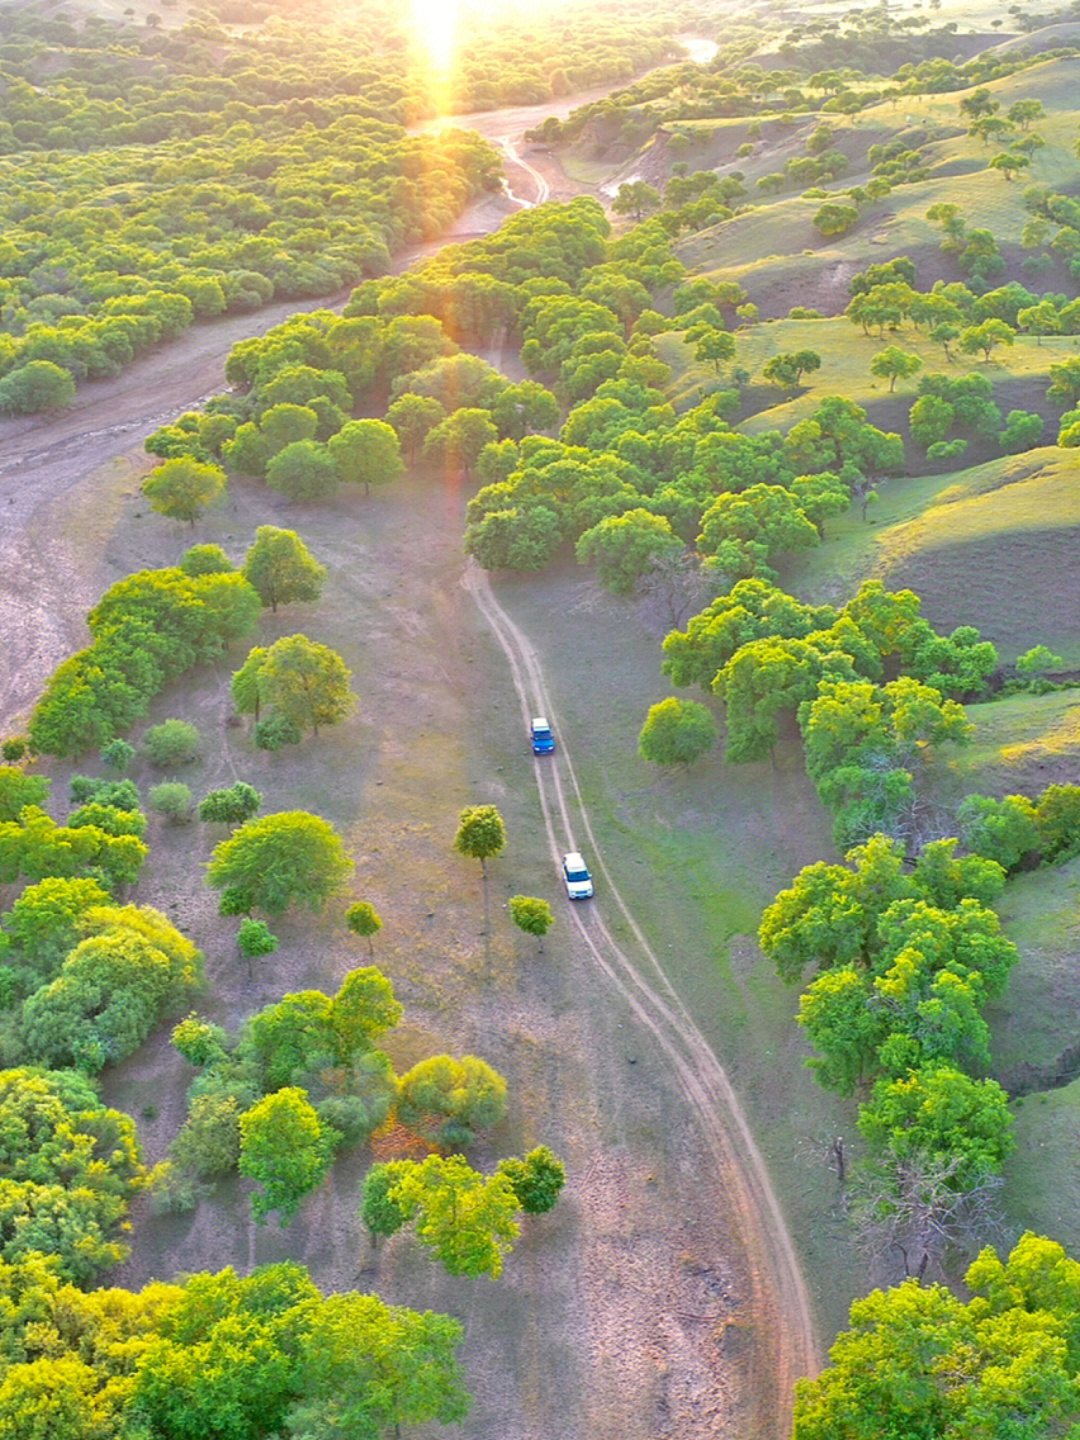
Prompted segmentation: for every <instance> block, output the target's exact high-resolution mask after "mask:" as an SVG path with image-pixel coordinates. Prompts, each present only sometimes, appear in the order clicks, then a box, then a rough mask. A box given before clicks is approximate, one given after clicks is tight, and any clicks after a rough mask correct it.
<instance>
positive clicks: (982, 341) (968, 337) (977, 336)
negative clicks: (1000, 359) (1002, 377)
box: [957, 317, 1016, 364]
mask: <svg viewBox="0 0 1080 1440" xmlns="http://www.w3.org/2000/svg"><path fill="white" fill-rule="evenodd" d="M1015 339H1016V331H1015V330H1014V329H1013V328H1012V326H1011V325H1006V323H1005V321H1004V320H998V319H997V318H996V317H992V318H991V319H989V320H984V321H983V322H982V323H981V324H979V325H969V326H968V328H967V329H966V330H962V331H961V332H960V339H959V341H958V342H957V343H958V344H959V346H960V349H961V351H962V352H963V353H964V354H965V355H975V354H977V353H978V352H979V351H980V350H981V351H982V356H983V360H984V361H985V363H986V364H989V363H990V352H991V350H993V349H995V348H996V347H997V346H998V345H1012V343H1013V342H1014V340H1015Z"/></svg>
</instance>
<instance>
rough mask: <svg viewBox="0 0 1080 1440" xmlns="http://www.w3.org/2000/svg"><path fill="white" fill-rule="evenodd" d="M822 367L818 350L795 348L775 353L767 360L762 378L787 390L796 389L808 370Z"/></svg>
mask: <svg viewBox="0 0 1080 1440" xmlns="http://www.w3.org/2000/svg"><path fill="white" fill-rule="evenodd" d="M820 369H821V356H820V355H819V354H818V353H817V351H816V350H794V351H788V352H785V353H784V354H782V355H774V356H773V357H772V358H771V359H770V360H767V361H766V362H765V365H764V366H763V368H762V371H761V375H762V378H763V379H765V380H768V381H769V382H770V383H771V384H773V385H780V386H781V387H782V388H784V389H785V390H794V389H795V387H796V386H797V385H798V384H799V383H800V381H801V380H802V377H803V375H804V374H806V373H807V372H808V371H814V370H820Z"/></svg>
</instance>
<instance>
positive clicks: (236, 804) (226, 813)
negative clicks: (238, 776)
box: [199, 780, 263, 825]
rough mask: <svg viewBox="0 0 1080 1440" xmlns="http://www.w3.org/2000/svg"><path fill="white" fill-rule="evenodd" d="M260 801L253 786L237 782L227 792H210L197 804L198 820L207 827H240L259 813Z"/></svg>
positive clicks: (260, 798)
mask: <svg viewBox="0 0 1080 1440" xmlns="http://www.w3.org/2000/svg"><path fill="white" fill-rule="evenodd" d="M262 799H263V797H262V795H261V794H260V793H259V791H258V790H256V789H255V787H254V786H253V785H248V784H247V782H246V781H244V780H237V781H236V783H235V784H234V785H230V786H229V788H228V789H227V790H211V791H210V792H209V793H208V794H207V795H206V796H205V797H204V798H203V799H202V800H201V801H200V802H199V819H200V820H202V821H203V822H204V823H206V824H208V825H241V824H243V822H244V821H245V820H250V819H251V818H252V817H253V816H254V815H257V814H258V813H259V810H260V808H261V806H262Z"/></svg>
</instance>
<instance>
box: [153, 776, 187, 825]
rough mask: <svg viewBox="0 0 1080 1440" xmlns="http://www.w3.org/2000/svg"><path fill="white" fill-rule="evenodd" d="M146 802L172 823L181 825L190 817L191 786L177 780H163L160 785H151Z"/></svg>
mask: <svg viewBox="0 0 1080 1440" xmlns="http://www.w3.org/2000/svg"><path fill="white" fill-rule="evenodd" d="M148 804H149V806H150V809H151V810H154V811H156V812H157V814H159V815H164V816H165V818H166V819H167V820H170V821H171V822H172V823H173V824H174V825H183V824H185V823H186V822H187V821H188V820H190V819H191V814H192V809H193V802H192V798H191V787H190V786H189V785H184V784H182V783H181V782H180V781H179V780H164V781H162V783H161V784H160V785H153V786H151V788H150V795H149V799H148Z"/></svg>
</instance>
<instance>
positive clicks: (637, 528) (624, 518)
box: [576, 508, 684, 595]
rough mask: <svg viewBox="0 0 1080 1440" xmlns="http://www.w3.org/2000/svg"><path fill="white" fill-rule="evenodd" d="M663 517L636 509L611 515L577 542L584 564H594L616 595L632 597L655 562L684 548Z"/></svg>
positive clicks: (604, 581) (578, 551) (601, 578)
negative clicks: (636, 586)
mask: <svg viewBox="0 0 1080 1440" xmlns="http://www.w3.org/2000/svg"><path fill="white" fill-rule="evenodd" d="M683 548H684V547H683V543H682V541H681V540H680V539H679V537H678V536H677V535H676V534H675V532H674V531H673V530H672V528H671V523H670V521H669V520H667V519H666V518H665V517H664V516H663V515H654V514H653V513H652V512H651V511H649V510H644V509H641V508H637V509H634V510H627V511H625V512H624V513H623V514H622V515H608V516H605V518H604V519H603V520H600V521H599V522H598V523H597V524H596V525H594V526H592V528H591V529H589V530H586V531H585V532H584V534H582V535H581V537H580V538H579V539H578V542H577V546H576V554H577V558H578V563H579V564H581V565H590V564H595V566H596V572H597V575H598V577H599V579H600V580H601V582H602V583H603V584H604V585H606V586H607V588H608V589H609V590H611V591H612V592H613V593H614V594H616V595H629V594H630V593H631V592H632V590H633V589H634V586H635V585H636V584H637V582H638V581H639V580H640V579H641V578H642V576H643V575H645V574H646V573H647V571H648V570H649V568H650V566H651V565H652V563H653V562H654V561H655V560H659V561H663V560H664V559H665V558H666V557H668V556H671V555H675V554H677V553H679V552H680V551H681V550H682V549H683Z"/></svg>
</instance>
